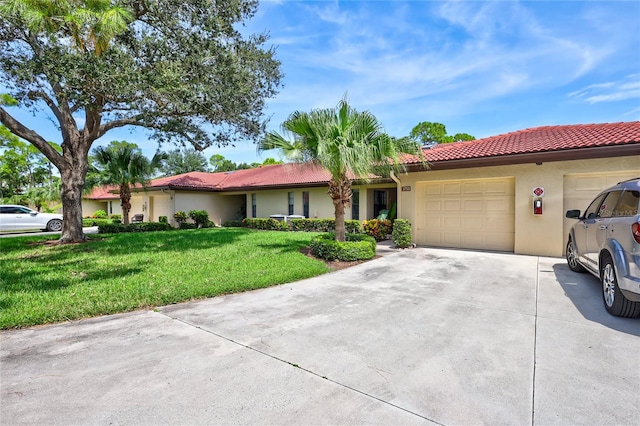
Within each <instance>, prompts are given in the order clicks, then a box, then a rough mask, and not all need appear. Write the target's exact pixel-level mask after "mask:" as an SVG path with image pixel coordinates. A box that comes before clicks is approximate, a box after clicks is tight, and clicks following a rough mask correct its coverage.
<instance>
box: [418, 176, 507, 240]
mask: <svg viewBox="0 0 640 426" xmlns="http://www.w3.org/2000/svg"><path fill="white" fill-rule="evenodd" d="M416 189H417V191H416V196H417V200H416V201H417V206H416V207H417V227H416V228H417V229H416V241H417V242H418V244H423V245H431V246H439V247H458V248H472V249H485V250H500V251H513V248H514V241H515V180H514V179H513V178H498V179H467V180H451V181H430V182H419V183H418V184H417V188H416Z"/></svg>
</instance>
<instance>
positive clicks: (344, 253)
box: [310, 233, 376, 262]
mask: <svg viewBox="0 0 640 426" xmlns="http://www.w3.org/2000/svg"><path fill="white" fill-rule="evenodd" d="M346 239H347V241H345V242H338V241H336V240H335V234H333V233H326V234H323V235H318V236H317V237H314V238H312V239H311V243H310V247H311V254H313V255H314V256H315V257H319V258H321V259H326V260H340V261H343V262H352V261H356V260H368V259H373V257H374V256H375V255H376V240H375V239H374V238H372V237H370V236H368V235H363V234H347V235H346Z"/></svg>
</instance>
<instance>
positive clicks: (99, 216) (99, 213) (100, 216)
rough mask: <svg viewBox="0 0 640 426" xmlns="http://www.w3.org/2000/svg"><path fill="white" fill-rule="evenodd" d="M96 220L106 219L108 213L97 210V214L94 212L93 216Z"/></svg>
mask: <svg viewBox="0 0 640 426" xmlns="http://www.w3.org/2000/svg"><path fill="white" fill-rule="evenodd" d="M92 217H93V218H94V219H106V218H107V212H105V211H104V210H96V211H95V212H93V216H92Z"/></svg>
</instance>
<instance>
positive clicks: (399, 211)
mask: <svg viewBox="0 0 640 426" xmlns="http://www.w3.org/2000/svg"><path fill="white" fill-rule="evenodd" d="M391 179H393V181H394V182H395V183H396V203H397V206H396V218H399V217H401V214H402V202H401V200H402V187H401V185H402V183H401V182H400V179H399V178H398V177H397V176H396V174H395V173H394V172H391Z"/></svg>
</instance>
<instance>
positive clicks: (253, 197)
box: [251, 194, 258, 217]
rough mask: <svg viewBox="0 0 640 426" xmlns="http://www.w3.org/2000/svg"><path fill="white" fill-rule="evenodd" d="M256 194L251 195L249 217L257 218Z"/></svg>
mask: <svg viewBox="0 0 640 426" xmlns="http://www.w3.org/2000/svg"><path fill="white" fill-rule="evenodd" d="M257 198H258V197H257V194H251V217H258V202H257Z"/></svg>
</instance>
